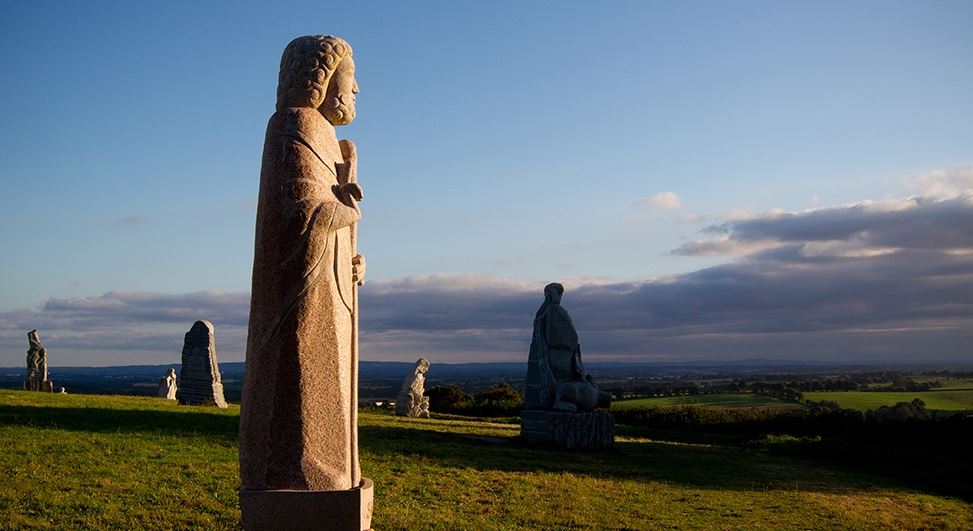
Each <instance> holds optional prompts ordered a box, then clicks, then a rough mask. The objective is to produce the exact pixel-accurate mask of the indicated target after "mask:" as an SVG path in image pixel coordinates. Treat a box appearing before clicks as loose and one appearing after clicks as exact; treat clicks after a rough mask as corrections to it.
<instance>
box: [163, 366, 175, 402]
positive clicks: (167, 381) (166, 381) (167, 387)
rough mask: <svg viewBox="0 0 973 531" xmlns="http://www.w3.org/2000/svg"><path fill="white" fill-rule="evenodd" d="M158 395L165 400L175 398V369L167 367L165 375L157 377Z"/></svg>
mask: <svg viewBox="0 0 973 531" xmlns="http://www.w3.org/2000/svg"><path fill="white" fill-rule="evenodd" d="M159 397H160V398H165V399H166V400H175V399H176V369H169V372H168V373H166V375H165V376H163V377H162V378H159Z"/></svg>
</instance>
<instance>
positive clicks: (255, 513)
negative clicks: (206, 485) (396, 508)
mask: <svg viewBox="0 0 973 531" xmlns="http://www.w3.org/2000/svg"><path fill="white" fill-rule="evenodd" d="M373 498H374V485H373V484H372V480H370V479H367V478H365V479H362V482H361V485H360V486H359V487H357V488H354V489H348V490H250V489H246V488H243V489H240V512H241V513H242V514H243V529H245V530H246V531H258V530H260V531H274V530H288V531H290V530H296V531H300V530H312V529H329V530H330V529H333V530H335V531H362V530H366V529H370V528H371V526H372V500H373Z"/></svg>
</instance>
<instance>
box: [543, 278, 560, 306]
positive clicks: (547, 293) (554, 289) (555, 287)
mask: <svg viewBox="0 0 973 531" xmlns="http://www.w3.org/2000/svg"><path fill="white" fill-rule="evenodd" d="M563 293H564V286H562V285H560V284H558V283H557V282H552V283H550V284H548V285H546V286H544V300H545V301H549V302H551V303H553V304H561V295H562V294H563Z"/></svg>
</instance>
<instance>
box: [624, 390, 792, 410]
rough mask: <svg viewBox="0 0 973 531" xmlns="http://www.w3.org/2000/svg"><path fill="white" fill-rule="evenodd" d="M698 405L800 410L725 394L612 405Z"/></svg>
mask: <svg viewBox="0 0 973 531" xmlns="http://www.w3.org/2000/svg"><path fill="white" fill-rule="evenodd" d="M689 404H697V405H701V406H709V407H728V408H734V407H761V408H799V407H801V405H800V404H795V403H793V402H784V401H783V400H778V399H776V398H773V397H769V396H765V395H758V394H751V393H724V394H711V395H696V396H660V397H654V398H636V399H633V400H621V401H617V402H613V403H612V409H626V408H633V407H668V406H682V405H689Z"/></svg>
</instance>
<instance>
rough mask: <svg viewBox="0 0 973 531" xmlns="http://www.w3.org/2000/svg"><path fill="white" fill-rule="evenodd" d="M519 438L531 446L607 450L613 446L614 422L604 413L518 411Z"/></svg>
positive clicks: (608, 414) (609, 415)
mask: <svg viewBox="0 0 973 531" xmlns="http://www.w3.org/2000/svg"><path fill="white" fill-rule="evenodd" d="M520 436H521V437H522V438H523V440H524V442H525V443H527V444H528V445H532V446H552V447H556V448H564V449H568V450H607V449H610V448H612V447H613V446H614V445H615V420H614V419H613V418H612V416H611V413H608V412H604V411H593V412H589V413H568V412H563V411H544V410H538V409H534V410H523V411H521V412H520Z"/></svg>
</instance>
